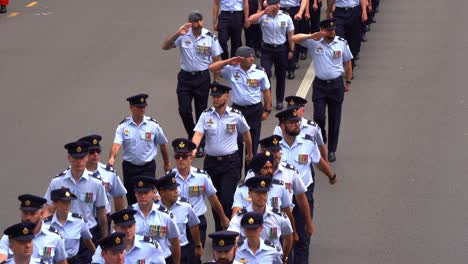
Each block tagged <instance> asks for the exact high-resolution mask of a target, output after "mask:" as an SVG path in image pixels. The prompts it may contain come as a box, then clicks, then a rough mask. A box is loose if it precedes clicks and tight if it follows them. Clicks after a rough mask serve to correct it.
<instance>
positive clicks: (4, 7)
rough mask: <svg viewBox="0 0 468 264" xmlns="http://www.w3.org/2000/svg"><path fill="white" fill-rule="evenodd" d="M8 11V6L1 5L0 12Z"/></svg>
mask: <svg viewBox="0 0 468 264" xmlns="http://www.w3.org/2000/svg"><path fill="white" fill-rule="evenodd" d="M6 12H7V8H6V6H4V5H1V6H0V13H6Z"/></svg>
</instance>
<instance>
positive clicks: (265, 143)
mask: <svg viewBox="0 0 468 264" xmlns="http://www.w3.org/2000/svg"><path fill="white" fill-rule="evenodd" d="M282 139H283V138H282V137H280V136H277V135H273V136H269V137H266V138H263V139H261V140H260V141H259V143H260V146H261V147H262V148H266V149H268V150H281V146H280V144H279V143H280V141H281V140H282Z"/></svg>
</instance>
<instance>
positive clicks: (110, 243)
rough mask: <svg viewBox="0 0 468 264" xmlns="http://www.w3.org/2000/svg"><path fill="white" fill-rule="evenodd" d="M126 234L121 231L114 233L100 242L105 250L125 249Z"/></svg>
mask: <svg viewBox="0 0 468 264" xmlns="http://www.w3.org/2000/svg"><path fill="white" fill-rule="evenodd" d="M124 238H125V234H124V233H121V232H115V233H112V234H110V235H108V236H106V237H105V238H103V239H101V240H99V242H98V244H99V246H101V249H103V250H124V249H125V240H124Z"/></svg>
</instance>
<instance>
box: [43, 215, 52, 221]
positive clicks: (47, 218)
mask: <svg viewBox="0 0 468 264" xmlns="http://www.w3.org/2000/svg"><path fill="white" fill-rule="evenodd" d="M53 217H54V215H49V216H48V217H46V218H45V219H44V222H50V221H52V218H53Z"/></svg>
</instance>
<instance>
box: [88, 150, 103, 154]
mask: <svg viewBox="0 0 468 264" xmlns="http://www.w3.org/2000/svg"><path fill="white" fill-rule="evenodd" d="M96 153H97V154H101V150H100V149H93V150H90V151H89V154H91V155H93V154H96Z"/></svg>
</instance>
